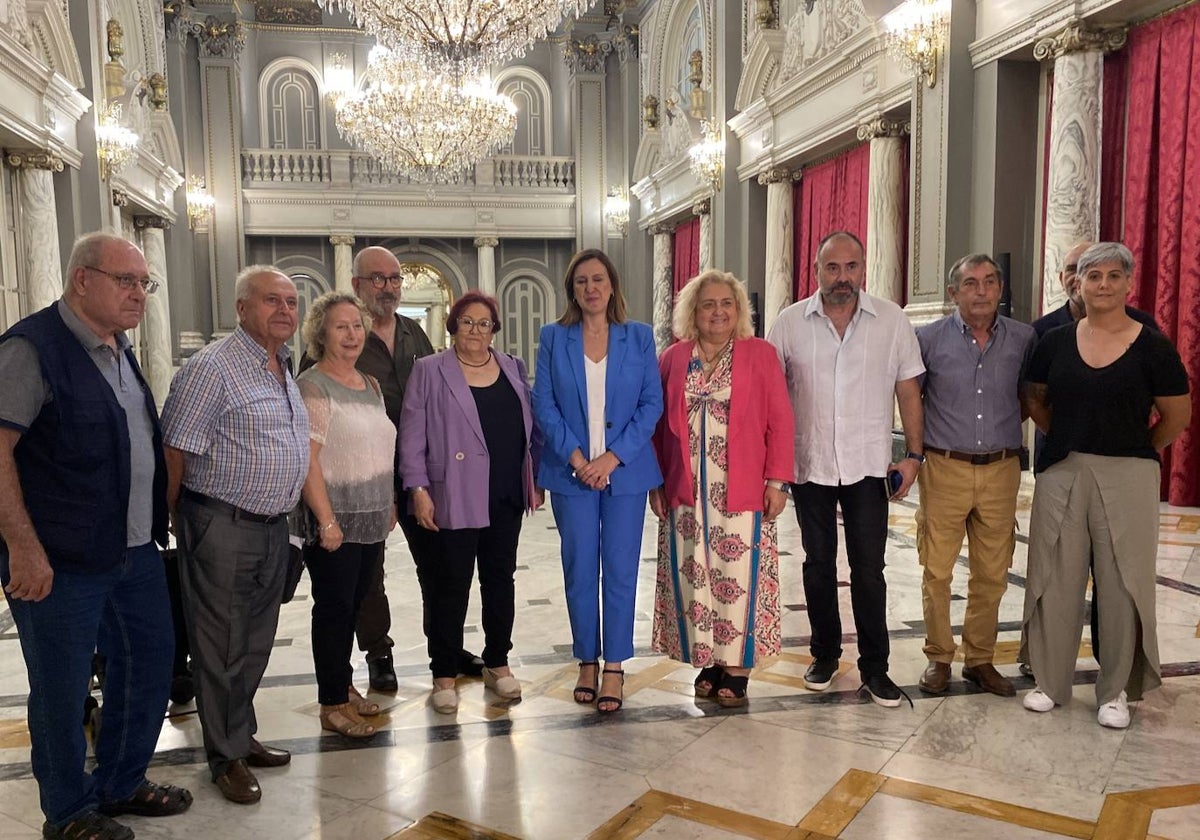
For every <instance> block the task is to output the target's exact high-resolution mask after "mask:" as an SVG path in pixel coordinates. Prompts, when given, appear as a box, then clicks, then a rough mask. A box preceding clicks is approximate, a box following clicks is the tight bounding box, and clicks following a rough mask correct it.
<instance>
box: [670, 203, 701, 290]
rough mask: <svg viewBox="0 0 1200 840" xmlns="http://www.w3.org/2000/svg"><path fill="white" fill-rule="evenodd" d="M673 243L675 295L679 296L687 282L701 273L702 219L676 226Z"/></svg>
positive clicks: (689, 220) (694, 219) (697, 218)
mask: <svg viewBox="0 0 1200 840" xmlns="http://www.w3.org/2000/svg"><path fill="white" fill-rule="evenodd" d="M672 241H673V242H674V245H675V261H674V263H673V266H672V267H673V270H674V275H675V283H674V290H675V294H679V290H680V289H682V288H683V287H684V286H686V285H687V281H689V280H691V279H692V278H693V277H695V276H696V275H697V274H699V273H700V218H699V217H693V218H691V219H688V220H687V221H686V222H680V223H679V224H678V225H676V226H675V234H674V236H673V237H672Z"/></svg>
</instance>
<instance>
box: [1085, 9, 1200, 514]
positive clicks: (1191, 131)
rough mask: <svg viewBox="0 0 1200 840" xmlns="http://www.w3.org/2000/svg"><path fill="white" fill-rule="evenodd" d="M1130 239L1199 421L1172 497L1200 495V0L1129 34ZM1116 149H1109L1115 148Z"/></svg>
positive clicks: (1177, 464)
mask: <svg viewBox="0 0 1200 840" xmlns="http://www.w3.org/2000/svg"><path fill="white" fill-rule="evenodd" d="M1128 49H1129V83H1128V110H1127V113H1128V121H1127V125H1126V133H1125V171H1124V178H1123V190H1124V202H1123V204H1124V226H1123V232H1124V237H1123V240H1124V242H1125V244H1126V245H1128V246H1129V248H1130V250H1132V251H1133V255H1134V259H1135V260H1136V261H1137V273H1136V276H1135V277H1134V289H1133V295H1132V297H1133V305H1134V306H1137V307H1138V308H1140V309H1144V310H1146V311H1148V312H1152V313H1153V314H1154V317H1155V318H1156V319H1157V320H1158V323H1159V324H1160V325H1161V326H1162V328H1163V330H1164V331H1165V332H1166V334H1167V336H1168V337H1169V338H1171V339H1172V340H1173V341H1174V342H1175V346H1176V347H1177V348H1178V349H1179V355H1180V356H1182V357H1183V363H1184V365H1185V366H1186V367H1187V370H1188V375H1189V377H1190V378H1191V383H1192V424H1191V426H1190V428H1188V429H1187V430H1186V431H1184V433H1183V434H1182V435H1181V436H1180V437H1179V440H1177V441H1176V442H1175V444H1174V446H1173V447H1171V450H1170V451H1169V452H1168V453H1167V454H1166V457H1164V459H1163V484H1164V490H1165V491H1166V496H1167V499H1168V501H1170V502H1171V504H1176V505H1197V504H1200V307H1198V306H1197V300H1200V5H1197V6H1189V7H1187V8H1185V9H1181V10H1180V11H1178V12H1175V13H1174V14H1171V15H1168V16H1166V17H1163V18H1160V19H1158V20H1155V21H1151V22H1149V23H1146V24H1143V25H1142V26H1139V27H1136V28H1134V29H1132V30H1131V31H1130V33H1129V47H1128ZM1106 154H1107V150H1106Z"/></svg>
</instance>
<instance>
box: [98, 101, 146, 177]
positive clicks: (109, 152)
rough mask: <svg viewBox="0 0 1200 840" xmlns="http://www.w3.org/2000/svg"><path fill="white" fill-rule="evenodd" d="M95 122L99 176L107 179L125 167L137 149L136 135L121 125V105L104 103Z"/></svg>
mask: <svg viewBox="0 0 1200 840" xmlns="http://www.w3.org/2000/svg"><path fill="white" fill-rule="evenodd" d="M99 117H100V119H99V121H98V122H97V123H96V156H97V157H98V158H99V159H100V177H101V178H103V179H104V180H105V181H107V180H108V179H109V178H111V177H112V176H113V175H115V174H117V173H118V172H120V171H121V170H122V169H124V168H125V165H126V164H127V163H129V161H130V159H131V158H132V157H133V153H134V151H135V150H136V149H137V144H138V136H137V134H136V133H134V132H133V131H130V130H129V129H128V128H126V127H125V126H123V125H121V106H120V105H119V104H118V103H116V102H110V103H108V104H107V105H105V106H104V107H103V108H102V109H101V111H100V114H99Z"/></svg>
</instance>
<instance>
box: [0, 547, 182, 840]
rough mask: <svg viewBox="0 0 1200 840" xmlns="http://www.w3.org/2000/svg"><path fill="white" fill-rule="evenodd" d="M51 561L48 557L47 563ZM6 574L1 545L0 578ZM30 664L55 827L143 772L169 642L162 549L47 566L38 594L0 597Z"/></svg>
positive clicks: (33, 733) (37, 744)
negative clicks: (103, 666) (92, 764)
mask: <svg viewBox="0 0 1200 840" xmlns="http://www.w3.org/2000/svg"><path fill="white" fill-rule="evenodd" d="M51 562H53V561H51ZM8 582H9V565H8V553H7V552H6V551H5V552H0V584H3V585H4V586H7V585H8ZM8 605H9V609H10V610H11V611H12V616H13V620H14V621H15V622H16V625H17V636H18V638H19V639H20V640H21V652H22V653H23V654H24V655H25V666H26V668H27V670H28V672H29V735H30V741H31V743H32V751H31V758H32V765H33V775H34V777H35V778H36V779H37V781H38V792H39V795H40V797H41V805H42V812H43V813H44V814H45V815H46V821H47V822H49V823H50V824H51V825H53V826H56V827H57V826H62V825H64V824H66V823H68V822H70V821H71V820H73V819H75V818H76V817H79V816H81V815H83V814H86V813H89V812H91V811H94V810H96V806H97V805H98V804H99V803H101V802H113V801H118V800H121V799H127V798H128V797H129V796H131V795H132V794H133V792H134V791H135V790H137V787H138V785H140V784H141V783H142V780H143V779H145V777H146V765H148V764H149V763H150V759H151V757H152V756H153V755H154V747H155V745H156V744H157V743H158V733H159V730H160V729H161V728H162V722H163V712H164V711H165V710H166V707H167V695H168V693H169V691H170V687H171V660H172V656H173V654H174V648H175V640H174V632H173V630H172V625H171V607H170V602H169V600H168V598H167V582H166V575H165V573H164V571H163V560H162V556H161V555H160V554H159V553H158V549H157V548H156V547H155V545H154V544H153V543H146V544H145V545H141V546H137V547H136V548H130V549H128V550H127V551H126V552H125V557H124V559H123V560H122V561H121V562H120V563H118V564H117V565H116V566H114V567H113V568H111V569H108V570H106V571H103V572H100V573H99V574H90V575H89V574H79V573H73V572H67V571H61V572H60V571H56V572H55V574H54V584H53V588H52V589H51V590H50V594H49V595H48V596H47V597H46V598H44V599H43V600H41V601H36V602H35V601H23V600H17V599H15V598H8ZM94 651H99V653H100V654H101V655H102V656H104V657H105V658H106V659H107V670H106V672H105V677H104V707H103V708H104V712H103V715H104V725H103V726H101V727H100V737H99V739H98V740H97V742H96V769H95V770H94V771H92V772H91V773H88V772H87V771H86V770H85V769H84V761H85V759H86V756H87V741H86V739H85V738H84V732H83V701H84V698H85V697H86V696H87V693H88V685H89V683H90V680H91V676H92V653H93V652H94Z"/></svg>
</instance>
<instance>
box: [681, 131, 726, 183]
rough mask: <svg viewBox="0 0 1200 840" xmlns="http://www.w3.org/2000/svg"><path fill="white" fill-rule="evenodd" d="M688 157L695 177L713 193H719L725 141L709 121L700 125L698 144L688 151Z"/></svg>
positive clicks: (723, 167) (722, 172)
mask: <svg viewBox="0 0 1200 840" xmlns="http://www.w3.org/2000/svg"><path fill="white" fill-rule="evenodd" d="M688 157H689V158H691V161H692V167H691V168H692V172H693V173H694V174H695V176H696V177H697V178H699V179H700V180H701V181H707V182H708V183H709V184H710V185H711V186H712V188H713V192H719V191H720V189H721V176H722V175H724V174H725V141H724V140H723V139H722V138H721V132H720V130H719V129H718V128H717V124H716V123H714V122H711V121H709V120H704V121H703V122H702V123H700V142H699V143H697V144H696V145H694V146H692V147H691V148H690V149H688Z"/></svg>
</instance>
